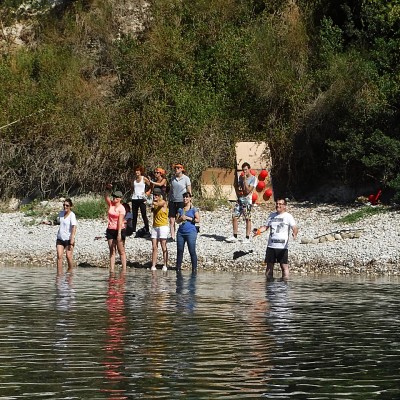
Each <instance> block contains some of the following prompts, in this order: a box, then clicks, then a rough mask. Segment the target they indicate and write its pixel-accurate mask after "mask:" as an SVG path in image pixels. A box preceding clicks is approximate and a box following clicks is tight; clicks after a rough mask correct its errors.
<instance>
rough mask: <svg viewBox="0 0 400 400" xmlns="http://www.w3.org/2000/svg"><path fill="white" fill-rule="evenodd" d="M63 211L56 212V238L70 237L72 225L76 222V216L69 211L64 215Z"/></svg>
mask: <svg viewBox="0 0 400 400" xmlns="http://www.w3.org/2000/svg"><path fill="white" fill-rule="evenodd" d="M64 215H65V211H60V213H59V214H58V220H59V221H60V227H59V228H58V232H57V239H60V240H69V239H70V238H71V233H72V227H73V226H75V225H77V224H76V216H75V214H74V213H73V212H72V211H70V212H69V215H68V216H67V217H64Z"/></svg>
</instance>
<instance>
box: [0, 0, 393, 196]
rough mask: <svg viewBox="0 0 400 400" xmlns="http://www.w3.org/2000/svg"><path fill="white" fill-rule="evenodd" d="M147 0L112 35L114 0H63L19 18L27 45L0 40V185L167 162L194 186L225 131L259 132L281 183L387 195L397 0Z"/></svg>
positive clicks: (67, 184) (301, 190)
mask: <svg viewBox="0 0 400 400" xmlns="http://www.w3.org/2000/svg"><path fill="white" fill-rule="evenodd" d="M20 3H21V1H17V0H5V1H3V8H2V9H1V11H0V12H1V18H2V21H3V26H7V25H11V24H12V23H13V22H15V19H16V18H19V19H20V21H21V22H24V21H25V23H28V22H31V20H32V17H30V18H27V17H26V16H25V17H24V16H23V15H18V12H15V10H16V8H17V6H18V5H19V4H20ZM39 3H40V2H39ZM132 3H133V2H132ZM149 10H150V11H149V16H150V17H149V18H147V19H146V21H145V22H146V23H145V29H143V30H142V31H140V33H139V34H126V33H121V32H119V26H118V20H117V18H116V16H115V0H114V1H113V0H76V1H70V2H68V3H67V6H66V7H64V8H62V9H59V8H58V9H55V10H53V12H51V13H43V14H38V15H37V16H36V17H35V19H36V23H35V24H34V29H33V31H34V32H33V34H32V35H33V37H34V40H33V41H32V43H31V44H30V46H27V47H23V48H19V49H18V50H15V49H12V48H11V47H10V48H7V46H6V47H4V46H3V50H2V59H1V65H0V127H3V128H1V130H0V152H1V158H0V170H1V174H0V196H1V197H9V196H12V195H17V196H27V195H36V196H44V197H47V196H51V195H54V194H59V193H72V194H74V193H77V192H88V191H94V192H97V191H99V190H100V189H101V188H102V186H103V183H104V182H106V181H113V182H116V183H117V184H118V185H120V187H121V188H123V189H127V187H128V180H129V177H130V174H131V173H132V170H131V168H132V166H133V165H134V164H136V163H142V164H144V165H145V167H146V168H154V167H155V166H157V165H161V166H164V167H166V168H168V167H169V165H170V164H171V163H172V162H174V161H180V162H183V163H184V164H185V165H186V166H187V170H188V172H189V174H190V176H191V177H192V179H193V181H194V182H195V186H196V182H197V183H198V182H199V178H200V174H201V171H202V170H203V169H204V168H207V167H209V166H218V167H227V168H231V167H232V166H233V165H234V143H235V142H236V141H238V140H251V141H254V140H262V141H266V142H268V144H269V145H270V148H271V151H272V156H273V164H274V170H273V174H274V177H275V178H276V179H275V181H274V182H275V185H276V189H277V190H279V191H281V192H285V193H288V194H289V193H292V194H295V195H302V194H303V195H304V194H306V193H307V192H309V191H310V190H312V189H314V188H316V187H319V186H321V185H322V184H323V183H326V182H332V183H335V182H336V183H337V182H343V183H346V184H348V185H350V186H356V185H361V186H362V185H370V186H371V185H372V186H375V187H382V188H383V189H384V191H386V192H388V190H389V189H390V188H391V189H392V190H393V193H395V194H397V198H400V162H399V161H400V160H399V158H400V133H399V125H400V124H399V122H400V121H399V116H400V114H399V103H400V69H399V68H400V67H399V66H400V63H399V57H400V1H399V0H385V1H381V0H297V1H293V0H291V1H284V0H279V1H278V0H269V1H268V0H213V1H208V0H190V1H189V0H152V1H151V7H150V9H149ZM13 121H17V122H16V123H14V124H11V125H8V124H10V123H11V122H13ZM196 187H197V189H198V185H197V186H196Z"/></svg>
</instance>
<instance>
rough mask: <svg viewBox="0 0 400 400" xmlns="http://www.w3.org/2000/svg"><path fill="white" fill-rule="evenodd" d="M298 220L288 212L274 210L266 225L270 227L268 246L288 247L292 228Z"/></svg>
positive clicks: (276, 247)
mask: <svg viewBox="0 0 400 400" xmlns="http://www.w3.org/2000/svg"><path fill="white" fill-rule="evenodd" d="M295 225H296V221H295V220H294V218H293V217H292V215H291V214H289V213H288V212H283V213H281V214H279V213H277V212H273V213H271V214H270V215H269V217H268V219H267V221H266V222H265V226H268V227H269V239H268V247H271V248H273V249H287V248H288V244H289V234H290V229H292V228H293V227H294V226H295Z"/></svg>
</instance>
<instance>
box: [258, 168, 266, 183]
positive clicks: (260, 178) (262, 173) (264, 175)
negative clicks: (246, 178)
mask: <svg viewBox="0 0 400 400" xmlns="http://www.w3.org/2000/svg"><path fill="white" fill-rule="evenodd" d="M267 176H268V171H267V170H266V169H263V170H261V172H260V174H259V175H258V179H259V180H260V181H263V180H264V179H265V178H266V177H267Z"/></svg>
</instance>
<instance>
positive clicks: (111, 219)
mask: <svg viewBox="0 0 400 400" xmlns="http://www.w3.org/2000/svg"><path fill="white" fill-rule="evenodd" d="M120 214H122V215H123V216H124V217H125V214H126V211H125V207H124V206H123V205H122V204H118V206H114V205H110V207H109V208H108V225H107V228H108V229H114V230H117V229H118V218H119V216H120ZM122 228H123V226H122ZM122 228H121V229H122Z"/></svg>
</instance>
